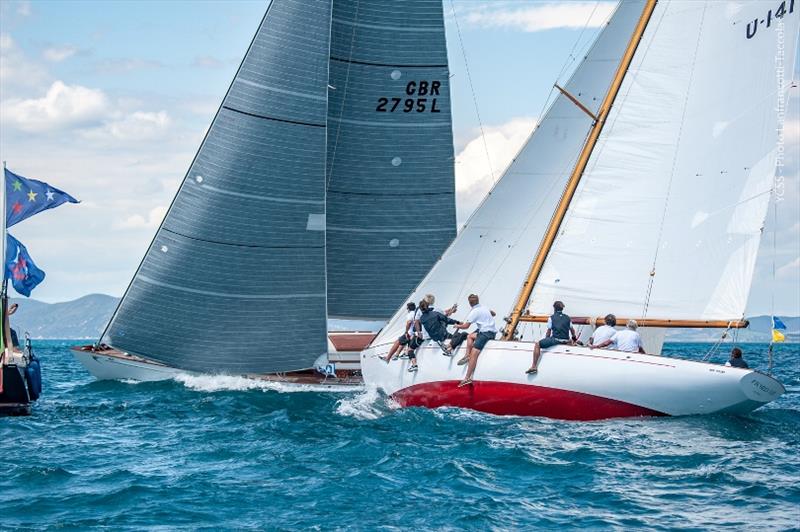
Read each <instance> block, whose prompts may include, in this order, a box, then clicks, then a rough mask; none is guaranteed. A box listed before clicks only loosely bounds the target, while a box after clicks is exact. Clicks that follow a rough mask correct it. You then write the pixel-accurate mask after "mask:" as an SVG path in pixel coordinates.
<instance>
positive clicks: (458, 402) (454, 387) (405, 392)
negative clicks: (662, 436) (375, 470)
mask: <svg viewBox="0 0 800 532" xmlns="http://www.w3.org/2000/svg"><path fill="white" fill-rule="evenodd" d="M393 397H394V399H395V400H396V401H397V402H398V403H400V404H401V405H402V406H423V407H426V408H439V407H442V406H455V407H459V408H471V409H472V410H480V411H481V412H487V413H489V414H496V415H500V416H539V417H549V418H553V419H568V420H575V421H593V420H597V419H608V418H614V417H639V416H664V415H666V414H664V413H662V412H657V411H655V410H650V409H649V408H644V407H642V406H637V405H633V404H630V403H625V402H623V401H617V400H614V399H606V398H605V397H598V396H596V395H590V394H586V393H581V392H571V391H568V390H559V389H556V388H545V387H543V386H532V385H529V384H514V383H509V382H495V381H476V382H474V383H473V384H471V385H469V386H464V387H462V388H459V387H458V381H439V382H428V383H424V384H415V385H414V386H409V387H408V388H404V389H402V390H400V391H398V392H396V393H395V394H394V395H393Z"/></svg>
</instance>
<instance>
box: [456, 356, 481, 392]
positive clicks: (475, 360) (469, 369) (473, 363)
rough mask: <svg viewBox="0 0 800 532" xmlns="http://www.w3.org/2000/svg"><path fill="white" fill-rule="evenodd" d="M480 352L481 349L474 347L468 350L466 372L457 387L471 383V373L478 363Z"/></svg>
mask: <svg viewBox="0 0 800 532" xmlns="http://www.w3.org/2000/svg"><path fill="white" fill-rule="evenodd" d="M480 354H481V350H480V349H475V348H474V347H473V348H472V350H471V351H470V352H469V366H467V374H466V375H465V376H464V380H462V381H461V382H459V383H458V386H459V387H461V386H466V385H467V384H472V375H473V374H474V373H475V367H476V366H477V365H478V357H479V356H480Z"/></svg>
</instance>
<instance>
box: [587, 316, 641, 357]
mask: <svg viewBox="0 0 800 532" xmlns="http://www.w3.org/2000/svg"><path fill="white" fill-rule="evenodd" d="M638 328H639V324H637V323H636V320H628V323H627V324H626V325H625V328H624V329H622V330H621V331H617V332H616V333H614V336H612V337H611V338H609V339H608V340H606V341H604V342H601V343H599V344H597V345H592V346H589V347H591V348H592V349H594V348H595V347H606V346H609V345H611V344H614V349H616V350H617V351H625V352H626V353H642V354H644V353H645V350H644V346H643V345H642V337H641V335H640V334H639V332H638V331H637V330H636V329H638Z"/></svg>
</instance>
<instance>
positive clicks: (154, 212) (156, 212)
mask: <svg viewBox="0 0 800 532" xmlns="http://www.w3.org/2000/svg"><path fill="white" fill-rule="evenodd" d="M166 214H167V208H166V207H164V206H163V205H159V206H158V207H154V208H152V209H150V212H148V213H147V214H146V215H141V214H133V215H131V216H128V217H127V218H124V219H122V220H119V221H118V222H116V223H115V224H114V227H115V228H116V229H154V228H156V227H158V226H159V224H160V223H161V220H163V219H164V216H165V215H166Z"/></svg>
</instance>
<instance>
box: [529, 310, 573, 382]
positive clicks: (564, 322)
mask: <svg viewBox="0 0 800 532" xmlns="http://www.w3.org/2000/svg"><path fill="white" fill-rule="evenodd" d="M570 339H571V340H572V342H577V341H578V335H577V334H575V328H574V327H573V326H572V320H571V319H570V317H569V316H567V315H566V314H564V303H562V302H561V301H556V302H555V303H553V314H552V315H551V316H550V317H549V318H548V319H547V332H546V333H545V335H544V338H542V339H541V340H539V341H538V342H536V343H535V344H533V364H531V367H530V368H528V370H527V371H526V372H525V373H528V374H533V373H538V372H539V359H540V358H541V356H542V349H547V348H548V347H553V346H554V345H559V344H569V343H571V342H570Z"/></svg>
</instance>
